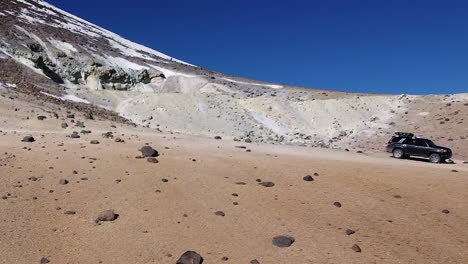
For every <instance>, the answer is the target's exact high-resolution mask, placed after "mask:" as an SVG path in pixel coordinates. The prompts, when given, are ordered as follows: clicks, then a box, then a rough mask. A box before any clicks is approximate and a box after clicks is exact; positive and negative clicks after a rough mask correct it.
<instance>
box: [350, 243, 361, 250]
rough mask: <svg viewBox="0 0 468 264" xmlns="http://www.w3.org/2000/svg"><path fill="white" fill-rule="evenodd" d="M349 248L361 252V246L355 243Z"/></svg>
mask: <svg viewBox="0 0 468 264" xmlns="http://www.w3.org/2000/svg"><path fill="white" fill-rule="evenodd" d="M351 249H352V250H353V251H354V252H361V247H359V246H358V245H357V244H354V245H353V246H352V247H351Z"/></svg>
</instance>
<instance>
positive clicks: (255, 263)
mask: <svg viewBox="0 0 468 264" xmlns="http://www.w3.org/2000/svg"><path fill="white" fill-rule="evenodd" d="M250 264H260V262H259V261H258V260H256V259H253V260H251V261H250Z"/></svg>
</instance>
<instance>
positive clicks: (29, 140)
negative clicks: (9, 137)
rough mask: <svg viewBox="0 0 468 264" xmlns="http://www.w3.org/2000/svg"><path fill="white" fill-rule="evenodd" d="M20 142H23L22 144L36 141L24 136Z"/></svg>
mask: <svg viewBox="0 0 468 264" xmlns="http://www.w3.org/2000/svg"><path fill="white" fill-rule="evenodd" d="M21 141H23V142H34V141H36V140H35V139H34V138H33V137H32V136H25V137H24V138H23V140H21Z"/></svg>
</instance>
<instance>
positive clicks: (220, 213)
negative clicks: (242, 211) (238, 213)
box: [215, 211, 226, 216]
mask: <svg viewBox="0 0 468 264" xmlns="http://www.w3.org/2000/svg"><path fill="white" fill-rule="evenodd" d="M215 215H217V216H226V214H225V213H224V212H223V211H217V212H215Z"/></svg>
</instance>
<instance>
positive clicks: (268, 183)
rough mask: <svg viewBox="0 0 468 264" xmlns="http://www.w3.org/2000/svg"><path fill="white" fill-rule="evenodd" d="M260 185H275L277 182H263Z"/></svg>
mask: <svg viewBox="0 0 468 264" xmlns="http://www.w3.org/2000/svg"><path fill="white" fill-rule="evenodd" d="M259 185H262V186H263V187H273V186H275V184H274V183H273V182H261V183H259Z"/></svg>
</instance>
